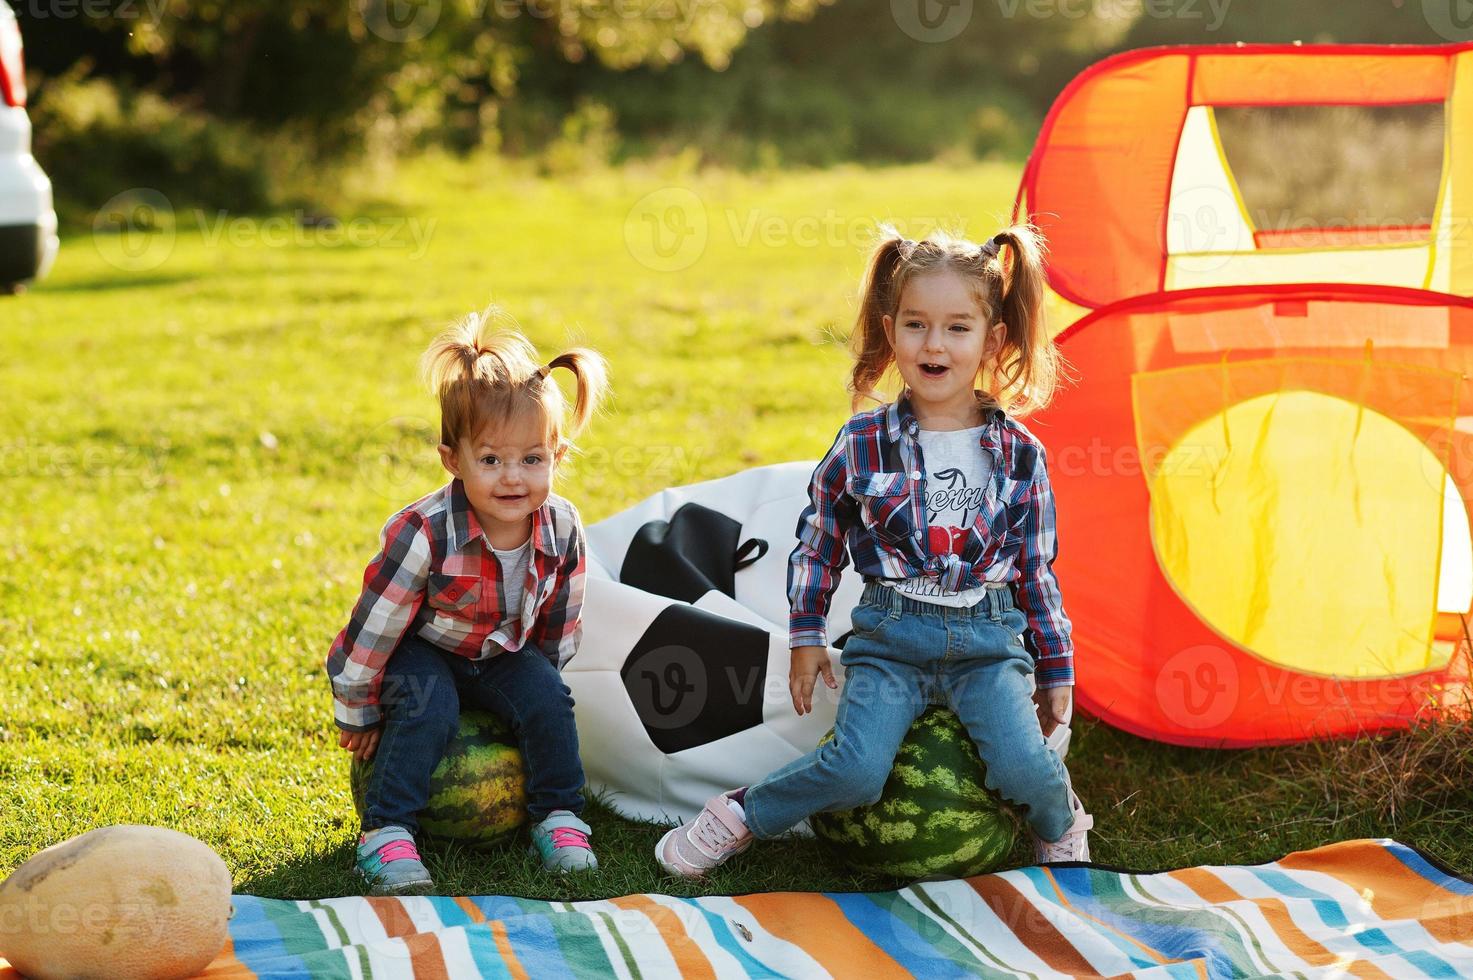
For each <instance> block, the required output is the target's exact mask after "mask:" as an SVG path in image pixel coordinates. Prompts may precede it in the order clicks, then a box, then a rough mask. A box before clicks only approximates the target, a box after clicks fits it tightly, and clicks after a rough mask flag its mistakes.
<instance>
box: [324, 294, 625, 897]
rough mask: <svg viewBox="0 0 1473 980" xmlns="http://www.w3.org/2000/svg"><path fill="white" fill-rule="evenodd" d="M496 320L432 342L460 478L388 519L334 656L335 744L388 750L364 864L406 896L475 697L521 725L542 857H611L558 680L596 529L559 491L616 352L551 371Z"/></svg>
mask: <svg viewBox="0 0 1473 980" xmlns="http://www.w3.org/2000/svg"><path fill="white" fill-rule="evenodd" d="M496 320H497V314H496V311H494V310H492V311H488V312H487V313H486V314H483V315H479V316H478V315H476V314H471V315H470V316H468V317H466V318H465V319H464V320H462V321H461V322H460V323H458V324H457V325H456V326H455V327H453V328H452V329H450V330H449V331H448V332H446V333H445V334H443V335H442V336H440V337H439V338H438V339H436V340H435V342H434V343H433V344H432V345H431V346H430V348H429V349H428V350H427V351H426V352H425V354H424V357H423V359H422V366H423V368H424V374H425V377H426V379H427V381H428V382H429V385H430V388H431V389H432V390H433V391H434V393H435V394H436V395H437V396H438V398H439V401H440V447H439V452H440V461H441V463H443V464H444V467H445V469H446V470H447V471H448V472H449V474H450V476H451V477H452V479H451V480H450V482H449V483H447V484H446V485H445V486H443V487H441V488H440V489H439V490H436V491H435V492H434V493H431V494H429V495H428V496H426V497H423V498H421V499H419V500H417V501H415V502H414V503H412V504H410V505H409V506H407V507H405V508H404V509H403V510H400V511H399V512H398V513H397V514H395V515H394V516H393V517H391V518H389V521H388V523H387V524H386V525H385V526H384V529H383V531H382V533H381V535H380V547H379V553H378V554H377V555H375V556H374V558H373V560H372V561H371V562H370V563H369V565H368V570H367V571H366V572H365V573H364V576H363V592H362V594H361V595H360V596H359V598H358V602H357V604H356V605H355V606H354V607H353V613H352V616H351V618H350V619H349V620H348V625H347V626H346V627H345V628H344V629H343V631H342V632H341V633H340V634H338V637H337V639H336V640H335V641H334V642H333V645H332V650H331V652H330V653H329V654H328V658H327V673H328V676H329V677H330V678H331V679H332V689H333V696H334V707H335V716H336V719H335V720H336V722H337V726H338V728H340V729H341V733H340V735H339V740H338V741H339V745H341V746H342V747H343V748H345V749H347V750H348V751H350V752H352V753H353V756H354V758H355V759H359V760H368V759H374V758H375V757H376V761H375V763H374V766H373V771H372V774H371V776H370V778H369V781H368V786H367V788H366V790H365V793H364V801H363V804H364V812H363V826H362V836H361V837H360V838H359V843H358V852H357V866H358V869H359V871H360V872H361V873H362V874H363V875H364V877H365V878H366V879H368V881H369V882H370V885H371V886H372V887H373V888H374V889H376V890H382V891H386V892H389V893H393V894H415V893H417V894H424V893H426V892H428V891H429V890H430V889H431V888H432V887H433V883H432V882H431V879H430V876H429V873H428V872H427V871H426V870H425V867H424V864H423V863H422V862H421V860H420V856H419V852H418V850H417V849H416V848H415V843H414V833H415V831H416V830H417V829H418V824H417V821H416V814H417V813H418V812H419V811H420V810H422V809H423V808H424V807H425V805H426V803H427V802H428V800H429V790H430V774H431V773H432V772H433V771H434V769H435V767H436V765H438V764H439V762H440V759H441V758H442V756H443V755H444V753H445V748H446V745H447V743H448V741H449V739H450V737H451V736H452V735H453V734H454V733H455V732H456V730H457V728H458V725H459V715H460V709H461V706H462V705H465V706H468V707H475V708H479V709H481V710H485V711H490V712H492V713H494V714H496V715H498V716H500V717H501V718H504V719H505V720H506V721H507V722H508V724H509V725H510V726H511V729H512V731H513V732H514V733H515V734H516V739H517V745H518V746H519V747H520V749H521V752H522V760H523V763H524V766H525V769H526V776H527V810H528V812H529V813H530V815H531V818H532V822H533V824H534V826H533V829H532V847H533V850H534V851H535V852H536V853H537V854H539V855H540V857H541V860H542V865H543V867H544V868H546V869H547V870H549V871H570V870H586V869H593V868H597V867H598V862H597V860H596V859H595V858H594V854H593V850H592V849H591V848H590V847H589V844H588V836H589V834H590V833H591V832H592V831H591V830H590V829H589V827H588V825H587V824H586V823H584V822H583V821H582V820H581V819H579V816H578V814H579V813H580V812H581V811H582V809H583V796H582V787H583V766H582V763H581V761H580V759H579V755H578V733H577V730H576V728H575V727H574V723H573V700H572V697H571V696H570V694H571V692H570V691H569V689H568V687H567V686H566V685H564V684H563V682H562V678H561V677H560V676H559V674H558V671H559V670H560V669H561V668H562V667H563V665H565V664H566V663H567V662H568V660H569V659H570V658H571V657H572V656H573V653H574V651H575V650H576V649H577V646H578V640H579V636H580V631H581V619H580V613H581V608H582V605H583V577H584V570H585V567H586V559H585V555H584V551H585V548H584V536H583V526H582V523H581V521H580V520H579V517H578V511H577V509H576V508H574V506H573V505H572V504H571V503H569V502H568V501H567V500H564V499H563V498H562V497H559V496H557V495H556V494H554V493H552V484H553V479H554V477H555V475H556V472H557V467H558V465H559V464H560V463H561V462H562V460H563V458H564V457H565V456H566V454H567V452H568V449H569V447H570V443H569V441H568V437H569V436H573V435H576V434H577V433H578V432H579V431H581V430H582V428H583V426H584V425H585V423H586V422H587V421H588V418H589V416H590V415H592V414H593V411H594V409H595V406H596V405H597V403H598V402H599V400H600V399H601V398H602V396H603V394H604V388H605V380H604V379H605V371H604V362H603V360H602V358H600V357H599V355H598V354H596V353H594V352H593V351H589V350H584V349H574V350H570V351H567V352H566V353H563V354H560V355H559V356H557V357H555V358H553V359H552V360H551V361H550V362H548V363H547V364H542V363H541V362H540V359H539V358H538V357H537V353H536V351H535V350H534V349H533V347H532V345H531V344H530V343H528V342H527V340H526V339H525V338H523V337H522V336H520V335H519V334H517V333H514V332H495V323H496ZM557 368H566V369H567V370H569V371H571V372H572V374H573V376H574V377H575V378H576V379H577V400H576V402H575V404H574V406H573V410H572V420H571V425H568V424H567V420H566V419H565V418H564V415H565V413H566V406H565V404H564V398H563V395H562V392H561V391H560V390H559V388H558V386H557V384H556V382H555V381H554V379H553V378H551V377H550V372H552V371H553V370H555V369H557ZM565 430H566V431H565Z"/></svg>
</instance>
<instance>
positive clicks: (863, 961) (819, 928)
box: [732, 892, 910, 980]
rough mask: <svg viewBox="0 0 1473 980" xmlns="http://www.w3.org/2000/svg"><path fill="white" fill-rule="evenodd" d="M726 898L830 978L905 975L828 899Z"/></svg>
mask: <svg viewBox="0 0 1473 980" xmlns="http://www.w3.org/2000/svg"><path fill="white" fill-rule="evenodd" d="M732 901H734V902H736V903H737V904H738V905H740V906H742V907H743V908H745V909H746V910H747V911H749V912H751V913H752V914H753V915H754V916H756V917H757V924H758V925H760V926H761V927H762V928H763V929H764V930H766V931H767V932H769V933H771V934H772V935H774V936H776V937H777V938H778V939H781V940H784V941H785V942H790V943H792V944H793V945H794V946H797V947H798V948H799V949H801V950H803V952H805V953H807V954H808V955H809V956H811V957H813V959H814V960H816V961H817V962H818V964H819V966H822V967H823V968H824V969H825V970H827V971H828V972H829V973H831V974H833V975H834V976H836V977H853V976H863V977H865V978H866V980H881V978H884V977H895V978H897V980H901V978H909V977H910V973H909V972H908V971H906V970H905V969H904V968H903V967H902V966H901V965H900V964H899V963H896V962H895V960H893V959H892V958H891V957H890V955H889V954H888V953H886V952H885V951H884V950H883V949H881V948H880V947H879V946H876V945H875V944H874V942H873V941H872V940H871V939H870V938H869V937H868V936H866V935H865V934H864V933H862V932H860V931H859V930H858V929H856V928H855V927H854V923H852V922H850V921H849V919H848V918H846V917H845V915H844V913H843V911H842V910H840V908H839V907H838V906H837V905H835V904H834V903H833V901H832V900H831V899H827V898H824V897H823V896H822V895H805V894H803V893H802V892H774V893H771V894H765V895H733V896H732Z"/></svg>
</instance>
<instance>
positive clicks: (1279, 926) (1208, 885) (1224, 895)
mask: <svg viewBox="0 0 1473 980" xmlns="http://www.w3.org/2000/svg"><path fill="white" fill-rule="evenodd" d="M1167 873H1168V874H1169V875H1170V876H1171V877H1172V878H1175V879H1176V880H1177V881H1179V882H1181V883H1182V884H1183V885H1185V886H1187V887H1188V888H1190V889H1191V890H1192V891H1194V892H1196V893H1197V894H1198V895H1200V896H1201V897H1202V900H1203V901H1206V902H1211V903H1212V904H1214V905H1225V904H1227V903H1228V902H1252V903H1253V904H1254V905H1256V906H1258V910H1259V911H1260V912H1261V913H1263V918H1264V921H1265V922H1267V923H1268V924H1269V928H1271V929H1273V931H1274V934H1275V935H1276V936H1278V937H1279V941H1280V942H1281V943H1283V944H1284V946H1285V947H1287V948H1288V949H1289V950H1291V951H1292V952H1293V953H1294V955H1295V956H1298V957H1299V958H1301V959H1303V960H1304V961H1305V962H1308V963H1313V964H1314V965H1315V966H1333V967H1338V968H1339V969H1340V970H1343V971H1344V972H1346V973H1349V974H1351V975H1352V976H1357V977H1365V978H1366V980H1391V978H1390V977H1388V976H1387V975H1386V973H1385V972H1384V971H1383V970H1382V969H1381V968H1380V967H1378V966H1376V965H1375V964H1372V963H1367V962H1364V961H1362V960H1354V961H1351V962H1341V961H1342V960H1343V959H1344V955H1343V954H1341V953H1335V952H1332V951H1331V950H1329V949H1328V948H1326V947H1325V946H1324V945H1323V944H1322V943H1320V942H1318V941H1316V940H1315V938H1314V937H1313V936H1311V935H1309V934H1308V933H1307V932H1305V931H1304V930H1303V929H1301V928H1299V927H1298V926H1297V925H1295V924H1294V919H1293V917H1292V916H1291V915H1290V914H1289V908H1288V906H1286V905H1285V904H1284V900H1283V899H1281V898H1245V897H1244V896H1243V895H1241V894H1240V893H1239V892H1238V891H1237V890H1236V889H1235V888H1233V887H1232V886H1230V885H1229V884H1228V883H1227V882H1225V881H1223V880H1222V879H1221V878H1219V877H1217V875H1215V874H1213V873H1212V872H1210V871H1205V870H1203V869H1202V868H1183V869H1182V870H1180V871H1170V872H1167Z"/></svg>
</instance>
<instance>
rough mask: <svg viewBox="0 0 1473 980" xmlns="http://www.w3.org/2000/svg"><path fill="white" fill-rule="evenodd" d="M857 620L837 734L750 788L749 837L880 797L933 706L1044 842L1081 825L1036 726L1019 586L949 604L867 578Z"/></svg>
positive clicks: (847, 653) (990, 783)
mask: <svg viewBox="0 0 1473 980" xmlns="http://www.w3.org/2000/svg"><path fill="white" fill-rule="evenodd" d="M851 618H852V622H853V625H854V634H853V635H852V636H851V637H850V638H849V641H848V643H847V644H846V645H845V647H844V654H843V657H842V658H841V659H840V662H841V663H842V664H843V665H844V675H845V676H844V690H843V691H842V692H841V694H840V697H839V712H838V717H837V718H836V719H835V721H834V738H833V740H832V741H831V742H828V743H826V744H824V745H821V746H819V747H818V748H817V749H815V750H814V751H812V752H810V753H808V754H807V755H805V756H803V757H802V758H801V759H795V760H794V761H792V762H790V763H788V764H787V765H786V766H783V767H782V768H781V769H778V770H777V771H775V772H773V773H771V774H770V775H768V776H766V777H764V778H763V779H762V780H760V781H759V782H757V783H755V784H753V785H752V786H751V787H750V788H749V789H748V790H747V794H746V797H745V799H744V800H743V803H742V805H743V808H744V809H745V811H746V818H747V826H748V827H749V828H750V829H751V831H752V833H753V834H755V835H756V836H757V837H776V836H777V835H779V834H781V833H782V832H783V831H785V830H787V829H789V828H790V827H792V826H794V825H795V824H797V823H799V822H800V821H802V820H804V819H805V818H807V817H808V816H810V815H811V814H814V813H817V812H818V811H820V810H848V809H852V808H853V807H856V806H860V805H862V804H866V803H873V802H875V801H876V800H878V799H879V798H880V794H881V792H882V791H883V789H884V787H885V780H887V779H888V778H889V777H890V768H891V766H893V765H894V763H895V755H896V753H897V752H898V751H899V750H900V743H901V741H902V740H903V739H904V738H905V735H906V732H908V731H909V730H910V726H911V723H912V722H913V721H915V720H916V718H917V717H919V716H920V714H921V713H922V712H923V711H925V710H926V707H927V705H928V704H933V703H934V704H945V705H948V706H949V707H950V708H951V709H952V710H953V711H955V712H956V714H957V717H958V718H960V719H961V722H962V724H963V725H965V726H966V729H967V731H968V733H970V734H971V736H972V741H973V742H975V743H976V746H977V751H978V753H979V754H980V755H981V757H982V761H983V762H984V763H986V765H987V787H988V788H989V789H992V790H996V791H997V793H998V794H999V795H1001V796H1002V797H1003V799H1005V800H1008V801H1010V802H1012V803H1014V804H1017V805H1018V806H1020V807H1022V808H1023V810H1024V814H1025V817H1026V818H1027V820H1028V823H1029V825H1030V826H1031V827H1032V828H1033V831H1034V832H1035V833H1036V834H1038V836H1039V837H1041V838H1043V839H1044V840H1046V841H1055V840H1058V839H1059V838H1060V837H1062V836H1064V832H1065V831H1067V830H1068V829H1069V827H1070V825H1071V824H1073V823H1074V814H1073V812H1072V811H1071V809H1070V806H1069V786H1068V782H1067V780H1068V776H1067V775H1066V773H1065V771H1064V763H1063V761H1062V760H1061V759H1060V758H1059V756H1058V753H1056V752H1055V751H1054V750H1053V749H1051V748H1049V746H1048V745H1047V744H1045V742H1044V739H1043V730H1042V728H1040V727H1039V723H1038V714H1037V709H1036V708H1035V706H1034V704H1033V701H1032V691H1033V677H1032V675H1033V657H1032V655H1031V654H1029V653H1028V651H1027V649H1025V648H1024V646H1023V640H1022V634H1023V632H1024V630H1025V629H1026V628H1027V625H1028V621H1027V618H1026V617H1025V616H1024V615H1023V613H1022V611H1021V610H1019V609H1018V608H1017V607H1016V606H1015V605H1014V604H1013V601H1012V590H1011V589H1010V588H1001V589H989V590H988V593H987V597H986V598H985V599H984V600H982V601H981V602H979V603H978V604H977V605H975V606H972V607H971V608H967V609H953V608H948V607H946V606H938V605H934V604H931V603H926V602H921V601H919V600H917V599H912V598H910V597H908V596H904V595H902V594H901V593H899V592H896V591H895V590H894V589H891V588H888V587H886V586H882V585H880V584H878V583H875V582H870V583H869V584H867V585H866V586H865V588H864V594H863V596H862V597H861V599H860V603H859V605H858V606H856V607H855V608H854V613H853V615H852V617H851Z"/></svg>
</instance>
